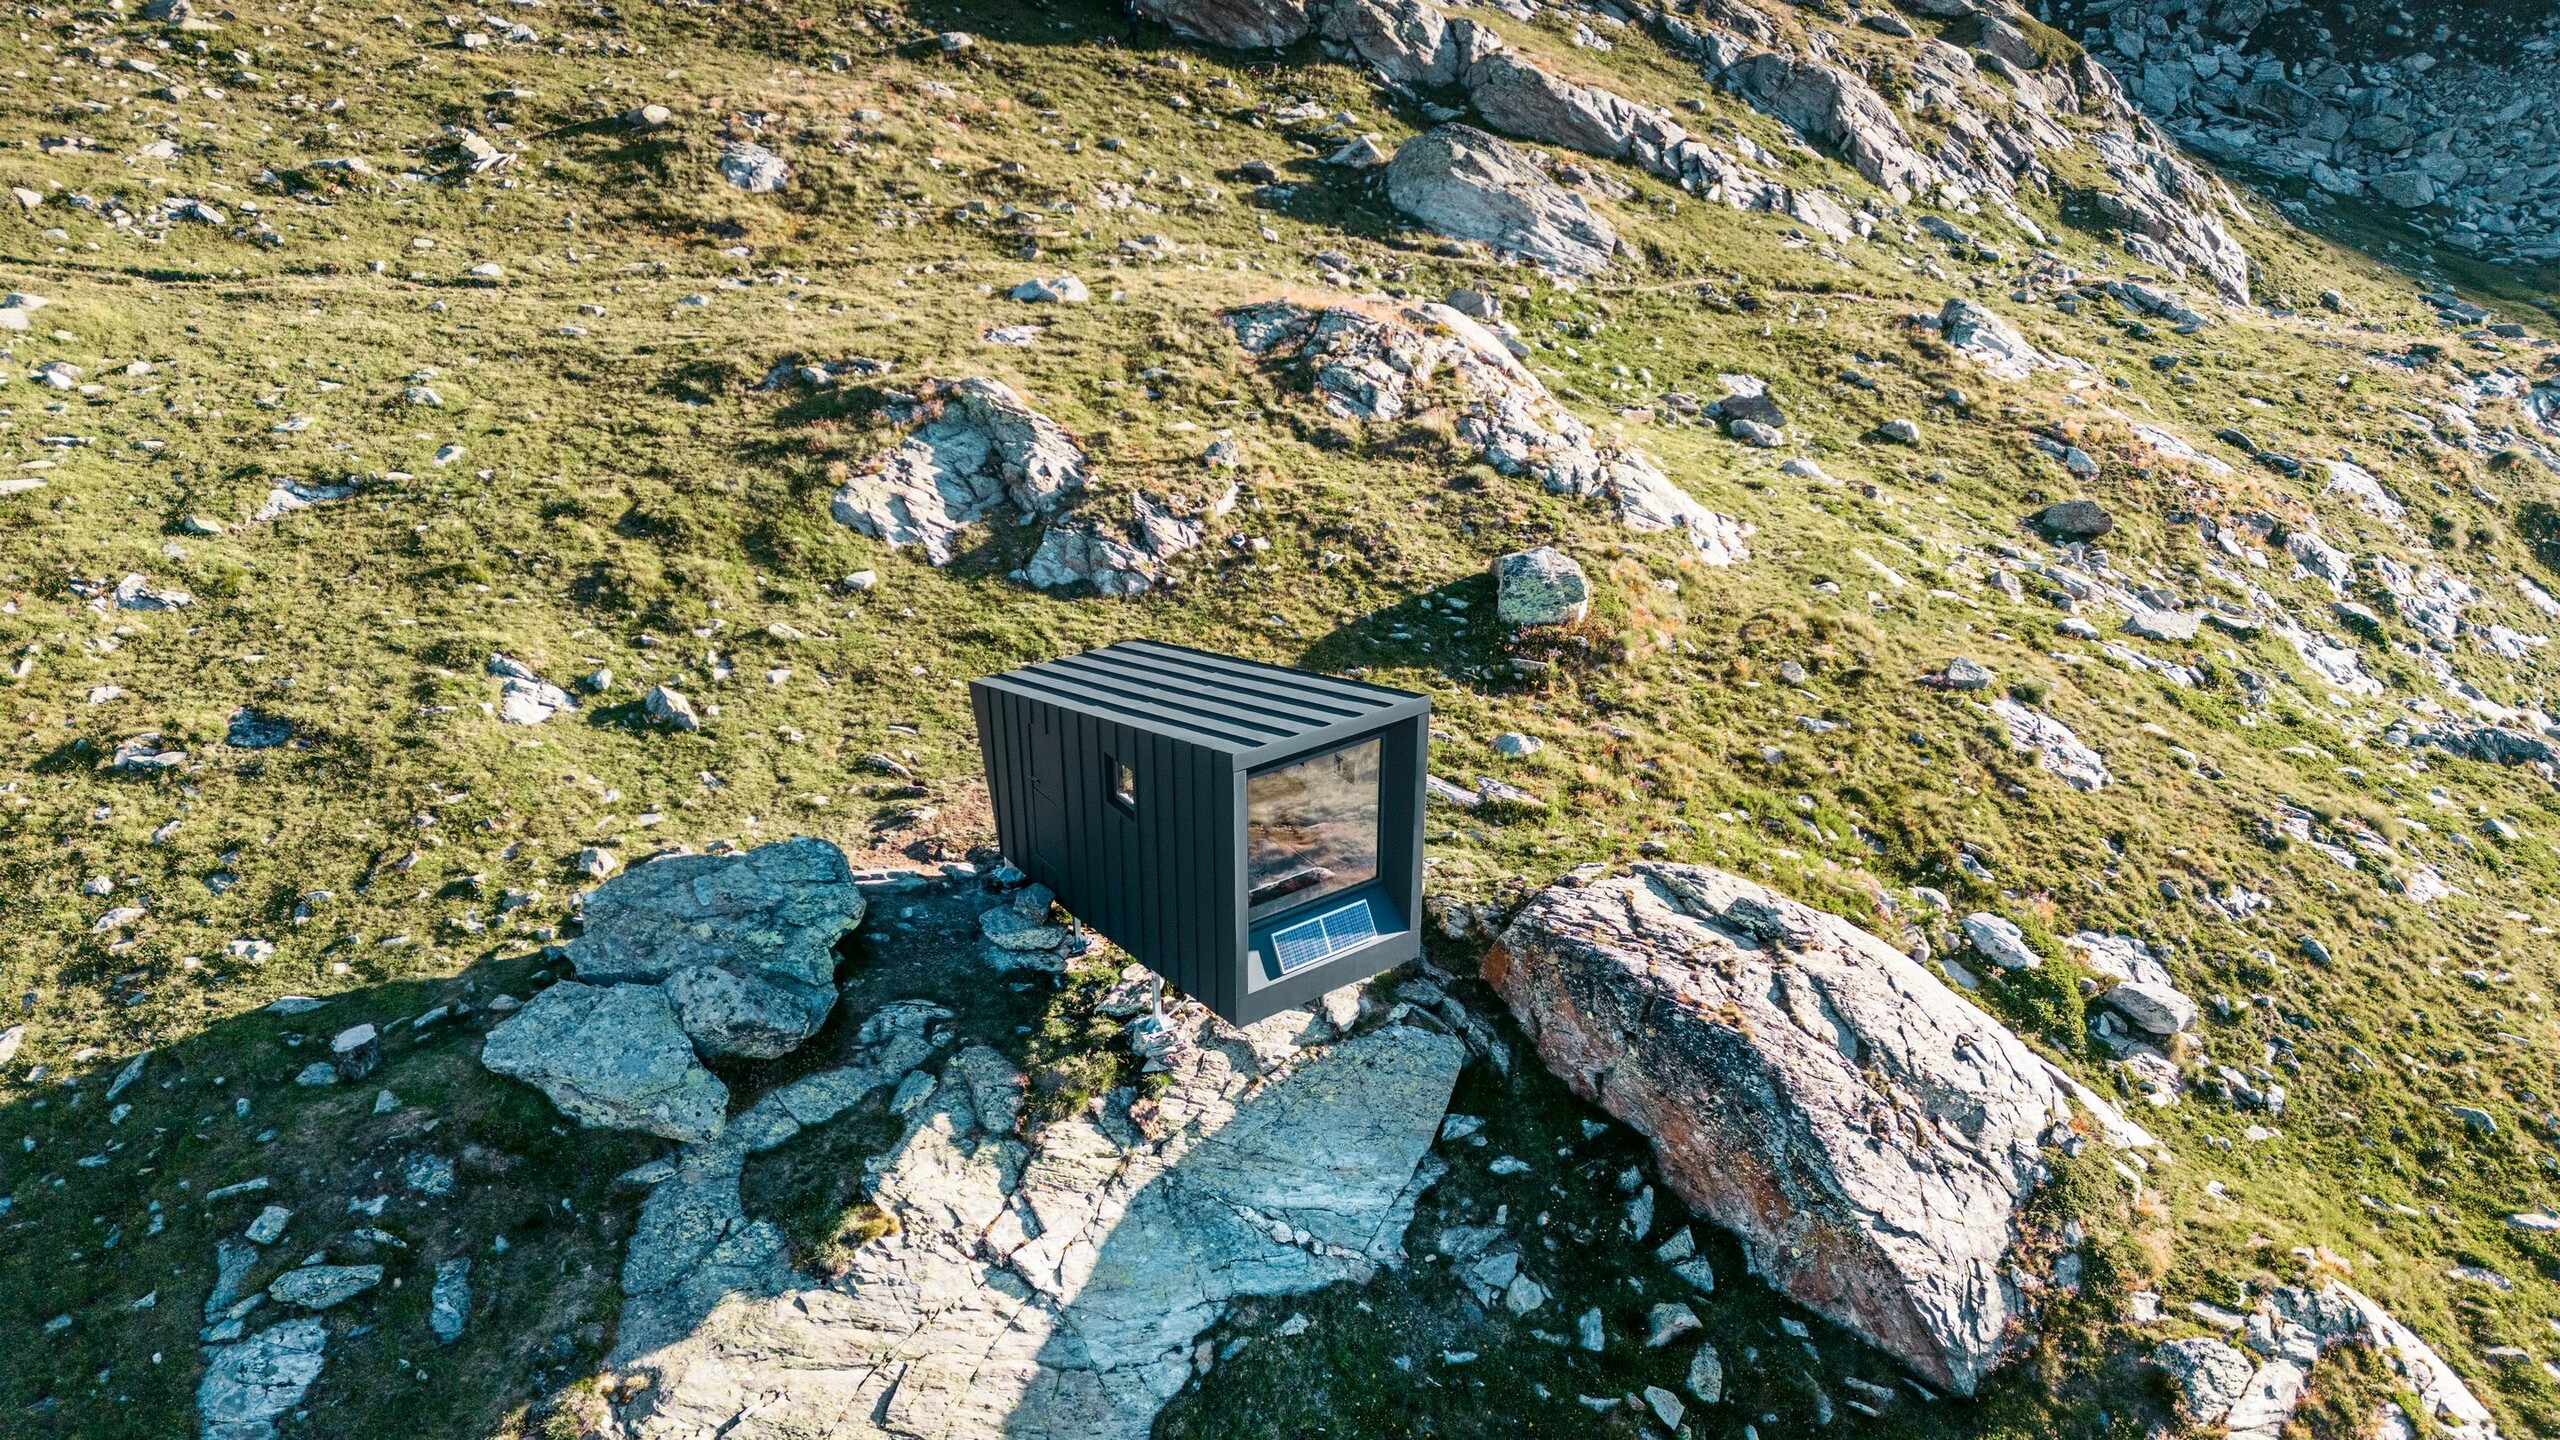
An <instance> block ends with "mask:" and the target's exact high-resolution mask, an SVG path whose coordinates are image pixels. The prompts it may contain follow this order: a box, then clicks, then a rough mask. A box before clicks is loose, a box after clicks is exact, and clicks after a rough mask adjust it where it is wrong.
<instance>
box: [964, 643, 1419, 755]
mask: <svg viewBox="0 0 2560 1440" xmlns="http://www.w3.org/2000/svg"><path fill="white" fill-rule="evenodd" d="M994 679H995V682H996V683H999V684H1004V685H1008V686H1014V687H1019V688H1020V689H1021V690H1022V691H1023V692H1024V693H1026V694H1029V695H1032V696H1035V697H1036V698H1039V699H1041V700H1045V701H1048V702H1049V703H1052V704H1056V705H1062V706H1068V707H1072V708H1076V709H1080V710H1084V711H1087V712H1091V713H1094V714H1097V715H1101V716H1106V717H1109V718H1111V719H1113V720H1117V721H1120V722H1122V723H1126V724H1132V725H1136V726H1139V727H1141V728H1144V729H1147V730H1151V731H1155V732H1157V733H1159V734H1165V735H1171V736H1174V737H1176V738H1178V739H1183V740H1187V741H1190V742H1191V743H1193V744H1198V745H1207V746H1211V747H1214V748H1217V749H1221V750H1228V751H1236V752H1266V753H1267V752H1270V751H1273V750H1275V749H1281V748H1287V747H1289V746H1291V745H1293V744H1295V743H1298V742H1300V741H1303V740H1305V739H1307V738H1309V737H1313V736H1319V735H1322V734H1325V733H1328V732H1332V731H1336V730H1340V729H1343V728H1345V727H1356V726H1359V725H1362V724H1364V723H1366V722H1367V721H1369V720H1371V719H1375V718H1384V717H1385V716H1386V715H1387V714H1388V713H1390V712H1393V711H1395V710H1398V709H1401V708H1408V707H1410V706H1411V705H1412V704H1413V703H1414V700H1415V697H1412V696H1408V695H1402V694H1399V693H1397V692H1394V691H1390V690H1382V689H1378V688H1376V687H1373V686H1366V685H1359V684H1355V683H1353V682H1350V681H1346V680H1336V679H1333V678H1332V677H1330V676H1324V675H1314V674H1308V673H1306V672H1302V671H1296V670H1285V669H1281V668H1280V667H1277V666H1271V665H1261V664H1256V663H1254V662H1252V661H1246V660H1236V659H1232V658H1230V657H1227V656H1223V655H1212V654H1210V653H1208V652H1206V651H1202V650H1190V649H1185V648H1184V647H1182V646H1178V645H1165V644H1160V643H1158V642H1155V641H1151V640H1126V641H1122V642H1121V643H1119V644H1117V645H1110V646H1105V647H1104V648H1102V649H1100V650H1088V651H1086V652H1084V653H1082V654H1080V655H1068V656H1064V657H1062V658H1060V659H1056V660H1050V661H1046V662H1043V663H1041V664H1038V665H1030V666H1025V667H1024V668H1022V669H1019V670H1012V671H1008V672H1006V673H1005V674H1003V675H1000V676H996V677H994Z"/></svg>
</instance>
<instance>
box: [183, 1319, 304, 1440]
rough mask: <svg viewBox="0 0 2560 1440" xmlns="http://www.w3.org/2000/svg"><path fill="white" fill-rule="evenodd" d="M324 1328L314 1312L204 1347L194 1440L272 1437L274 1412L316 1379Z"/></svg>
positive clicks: (272, 1439) (282, 1409)
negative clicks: (231, 1342)
mask: <svg viewBox="0 0 2560 1440" xmlns="http://www.w3.org/2000/svg"><path fill="white" fill-rule="evenodd" d="M328 1338H329V1332H328V1327H327V1326H326V1325H325V1324H324V1323H323V1322H322V1321H321V1320H320V1318H319V1317H318V1316H316V1315H312V1316H305V1317H304V1318H302V1319H299V1320H287V1321H285V1322H284V1323H283V1324H281V1325H271V1326H269V1327H267V1328H266V1329H264V1330H261V1331H259V1332H258V1333H257V1334H255V1335H252V1336H250V1337H249V1338H248V1339H246V1340H243V1341H241V1342H239V1343H238V1344H236V1345H216V1346H213V1347H211V1348H209V1349H208V1350H207V1351H206V1352H205V1367H204V1379H203V1380H201V1381H199V1382H198V1383H197V1385H196V1417H197V1426H198V1429H197V1432H196V1433H197V1435H198V1437H199V1440H275V1433H276V1426H275V1422H276V1419H277V1417H279V1416H281V1415H283V1414H284V1413H285V1412H286V1411H288V1410H291V1409H293V1408H294V1407H295V1406H297V1405H300V1404H301V1403H302V1397H303V1396H304V1395H306V1394H309V1393H310V1390H311V1382H312V1381H314V1380H317V1379H319V1378H320V1370H321V1367H322V1365H323V1363H324V1357H323V1355H322V1349H323V1347H324V1346H325V1345H326V1344H327V1343H328Z"/></svg>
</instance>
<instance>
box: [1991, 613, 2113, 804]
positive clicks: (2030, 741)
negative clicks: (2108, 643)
mask: <svg viewBox="0 0 2560 1440" xmlns="http://www.w3.org/2000/svg"><path fill="white" fill-rule="evenodd" d="M2055 628H2056V629H2061V628H2063V627H2062V626H2056V627H2055ZM1991 714H1992V718H1994V719H1996V720H1998V721H1999V722H2000V723H2001V725H2002V727H2003V728H2005V729H2006V730H2007V731H2008V732H2009V748H2010V749H2012V750H2016V751H2019V752H2021V753H2024V752H2027V751H2033V752H2035V756H2036V763H2037V764H2039V765H2041V766H2043V767H2044V768H2045V769H2046V770H2047V771H2048V772H2050V773H2052V774H2053V775H2055V776H2057V777H2059V778H2060V779H2061V780H2062V782H2063V783H2064V784H2066V785H2069V786H2070V787H2071V788H2072V789H2074V790H2103V789H2105V788H2106V786H2107V785H2108V783H2109V782H2111V781H2112V780H2113V779H2114V778H2115V777H2114V776H2112V775H2110V774H2108V773H2107V762H2106V759H2105V757H2103V756H2101V755H2099V753H2098V752H2097V751H2095V750H2092V749H2090V748H2089V747H2088V746H2086V745H2084V744H2082V743H2080V737H2079V736H2077V735H2075V734H2073V733H2071V727H2070V726H2068V725H2065V724H2063V723H2062V722H2061V721H2059V720H2056V719H2055V718H2053V717H2052V716H2050V715H2047V714H2045V713H2044V712H2043V711H2041V710H2030V709H2028V708H2027V707H2026V706H2024V705H2021V704H2019V703H2018V702H2017V701H2015V700H1994V701H1992V702H1991Z"/></svg>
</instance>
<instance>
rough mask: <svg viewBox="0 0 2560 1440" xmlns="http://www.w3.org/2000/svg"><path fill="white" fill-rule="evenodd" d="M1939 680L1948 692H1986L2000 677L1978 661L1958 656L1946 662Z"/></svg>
mask: <svg viewBox="0 0 2560 1440" xmlns="http://www.w3.org/2000/svg"><path fill="white" fill-rule="evenodd" d="M1940 678H1941V679H1943V680H1944V681H1945V683H1946V687H1947V688H1948V689H1950V690H1988V689H1990V688H1991V686H1992V685H1993V684H1994V683H1995V682H1996V681H1998V680H1999V678H2000V677H1999V676H1997V675H1995V674H1993V673H1992V672H1991V669H1990V667H1989V666H1986V665H1984V664H1982V663H1981V662H1980V661H1977V660H1968V659H1966V658H1965V657H1964V656H1961V655H1959V656H1957V657H1956V658H1954V659H1953V660H1950V661H1948V662H1947V668H1946V669H1945V670H1944V671H1943V672H1941V676H1940Z"/></svg>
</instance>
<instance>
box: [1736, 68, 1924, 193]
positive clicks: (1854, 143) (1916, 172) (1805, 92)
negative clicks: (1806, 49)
mask: <svg viewBox="0 0 2560 1440" xmlns="http://www.w3.org/2000/svg"><path fill="white" fill-rule="evenodd" d="M1725 83H1727V84H1729V85H1731V86H1732V87H1733V88H1734V89H1735V90H1736V91H1738V92H1740V93H1741V95H1742V96H1743V97H1744V98H1745V99H1747V100H1749V101H1750V102H1751V105H1752V107H1753V108H1755V109H1757V110H1760V111H1763V112H1764V113H1767V114H1770V115H1774V116H1776V117H1777V118H1778V119H1780V120H1783V121H1785V122H1787V123H1788V124H1790V125H1793V126H1794V127H1796V128H1797V129H1798V130H1801V131H1803V132H1804V133H1805V134H1806V135H1807V136H1809V137H1811V138H1812V139H1815V140H1818V141H1821V142H1823V143H1825V144H1828V145H1831V146H1834V147H1836V148H1837V149H1839V150H1840V152H1841V153H1842V154H1843V155H1845V156H1846V157H1847V158H1848V160H1849V163H1850V164H1852V165H1854V166H1856V167H1857V169H1858V173H1859V174H1861V175H1863V176H1865V177H1866V178H1867V179H1868V181H1869V182H1871V183H1873V184H1876V185H1880V186H1882V187H1884V188H1885V189H1887V190H1891V189H1894V188H1895V187H1897V186H1900V187H1905V188H1907V189H1911V190H1917V189H1920V188H1923V187H1925V186H1926V185H1927V184H1928V183H1929V181H1930V180H1931V179H1932V178H1933V177H1934V176H1935V174H1936V173H1937V172H1936V169H1935V167H1933V166H1931V165H1930V164H1929V162H1928V161H1926V160H1924V159H1922V158H1921V156H1920V154H1919V152H1918V151H1917V150H1916V149H1915V148H1914V147H1913V145H1912V143H1911V137H1910V135H1909V134H1908V133H1907V132H1905V131H1904V130H1903V128H1902V124H1901V122H1900V121H1898V120H1896V119H1895V118H1894V114H1893V106H1892V105H1891V104H1890V103H1889V102H1887V101H1886V100H1885V98H1884V97H1883V96H1881V95H1879V94H1877V93H1876V92H1875V90H1874V89H1872V88H1871V87H1869V86H1868V84H1867V83H1866V82H1865V81H1864V80H1861V79H1859V78H1858V77H1857V76H1856V75H1854V74H1851V73H1850V72H1849V71H1847V70H1843V69H1841V68H1840V67H1839V66H1836V65H1828V64H1824V63H1823V62H1821V61H1818V60H1802V59H1796V58H1793V57H1790V56H1786V55H1780V54H1776V53H1774V52H1768V51H1763V52H1761V53H1759V54H1755V55H1751V56H1748V57H1746V58H1744V59H1742V60H1740V61H1738V62H1737V63H1736V64H1734V65H1733V66H1732V68H1730V69H1729V70H1727V71H1726V72H1725Z"/></svg>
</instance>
